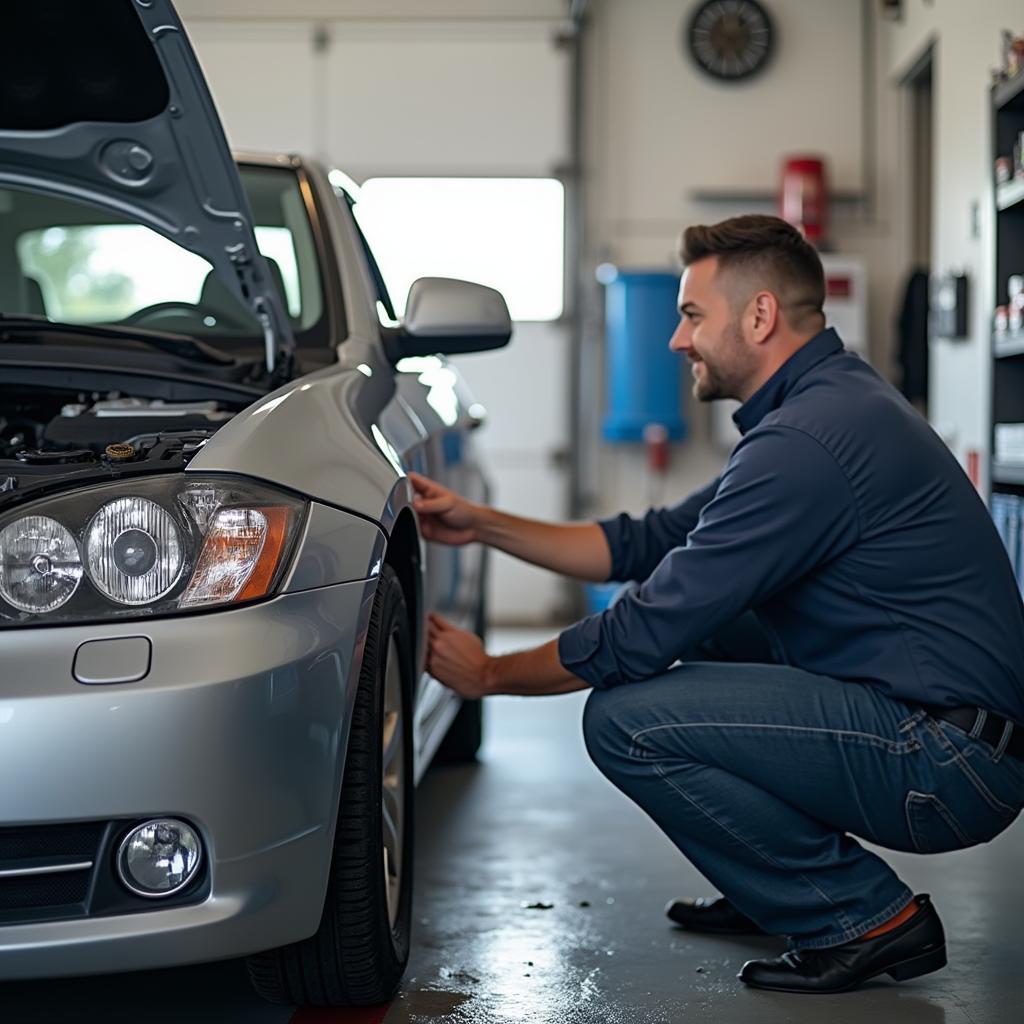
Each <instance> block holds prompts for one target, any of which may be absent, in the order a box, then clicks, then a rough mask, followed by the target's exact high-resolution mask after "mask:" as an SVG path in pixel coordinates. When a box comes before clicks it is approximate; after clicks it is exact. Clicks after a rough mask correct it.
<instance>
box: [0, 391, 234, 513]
mask: <svg viewBox="0 0 1024 1024" xmlns="http://www.w3.org/2000/svg"><path fill="white" fill-rule="evenodd" d="M234 415H235V411H233V410H230V409H227V408H225V407H223V406H222V405H221V404H219V403H218V402H215V401H204V402H165V401H162V400H160V399H148V398H147V399H143V398H136V397H132V396H127V395H123V394H118V393H107V394H105V395H100V394H83V393H80V392H61V391H57V390H51V389H46V390H39V391H29V390H20V391H18V392H13V391H11V390H10V389H7V388H2V387H0V507H3V506H5V505H7V504H9V503H11V502H17V501H20V500H24V499H26V498H28V497H29V496H30V495H32V494H34V493H36V492H38V491H39V490H40V489H42V488H49V487H53V486H54V485H55V484H57V485H63V484H65V483H70V482H72V481H75V482H81V483H87V482H90V481H93V480H99V479H109V478H110V477H112V476H124V475H131V474H135V473H148V472H153V471H169V470H174V469H175V468H181V467H183V466H184V465H185V463H187V462H188V460H189V459H190V458H191V456H192V455H193V454H194V453H195V452H197V451H198V450H199V449H200V448H201V447H202V446H203V445H204V444H205V443H206V441H207V440H208V439H209V438H210V437H212V436H213V434H214V433H215V432H216V431H217V430H218V429H219V428H220V427H221V426H223V425H224V423H226V422H227V421H228V420H230V419H231V418H232V416H234Z"/></svg>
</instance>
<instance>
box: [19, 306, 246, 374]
mask: <svg viewBox="0 0 1024 1024" xmlns="http://www.w3.org/2000/svg"><path fill="white" fill-rule="evenodd" d="M22 333H25V334H33V333H34V334H77V335H78V336H79V337H83V338H101V339H102V338H108V339H109V338H114V339H120V338H123V339H125V340H126V341H137V342H139V343H141V344H143V345H148V346H149V347H150V348H155V349H159V350H160V351H161V352H166V353H167V354H168V355H171V356H177V357H178V358H180V359H196V358H198V359H200V360H201V361H202V362H204V363H213V364H215V365H217V366H233V365H235V363H236V360H235V359H233V358H232V357H231V356H229V355H227V354H226V353H224V352H221V351H219V350H218V349H215V348H214V347H213V346H212V345H208V344H206V342H205V341H200V340H199V339H198V338H192V337H190V336H189V335H187V334H172V333H171V332H170V331H150V330H147V329H146V328H144V327H121V326H118V325H117V324H66V323H62V322H61V321H59V320H50V319H49V318H47V317H45V316H32V315H30V314H28V313H18V314H15V315H13V316H12V315H11V314H9V313H0V342H2V341H6V340H7V339H8V337H10V336H11V335H14V334H22Z"/></svg>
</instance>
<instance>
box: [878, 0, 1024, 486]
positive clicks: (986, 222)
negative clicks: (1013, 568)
mask: <svg viewBox="0 0 1024 1024" xmlns="http://www.w3.org/2000/svg"><path fill="white" fill-rule="evenodd" d="M904 6H905V8H906V12H905V15H904V19H903V20H902V21H901V22H899V23H889V24H886V25H885V26H884V28H883V30H882V36H883V44H884V47H885V49H884V67H883V71H884V75H885V77H886V80H887V81H886V84H887V87H888V88H889V90H890V93H891V92H894V91H896V89H897V86H896V85H895V83H897V82H898V81H899V79H900V78H901V77H902V76H903V75H904V74H905V73H906V70H907V69H908V68H909V67H910V66H911V65H912V64H913V63H914V61H915V60H916V59H917V58H918V56H919V55H920V54H921V53H922V52H923V51H924V50H925V49H926V48H927V46H928V45H929V44H930V43H934V45H935V63H934V68H933V84H932V89H933V110H934V146H935V182H934V186H935V187H934V192H933V202H932V209H933V214H932V223H933V233H932V261H931V262H932V267H933V269H934V270H935V271H938V272H943V271H947V270H950V269H954V268H955V269H966V271H967V273H968V275H969V277H970V294H969V316H970V323H969V329H970V337H969V338H968V340H966V341H933V342H932V351H931V370H930V387H929V415H930V418H931V420H932V423H933V424H934V426H935V427H936V429H937V430H938V431H939V432H940V433H941V434H942V435H943V436H944V437H945V438H946V440H947V442H948V443H949V444H950V446H951V447H952V448H953V450H954V451H955V452H956V453H957V455H958V457H959V458H960V459H961V461H962V462H966V455H967V452H968V451H970V450H975V451H978V452H980V453H982V455H983V458H982V466H983V480H982V483H981V490H982V493H987V490H988V487H987V468H988V454H989V443H990V442H989V435H988V421H989V416H990V394H989V391H990V379H991V364H990V337H991V322H992V321H991V317H992V307H993V305H994V300H993V295H994V294H995V285H994V281H993V275H994V272H995V268H994V255H993V246H994V242H993V238H994V234H993V232H994V214H993V197H992V189H993V186H992V142H991V137H990V132H991V111H990V101H989V84H990V74H989V72H990V69H991V68H993V67H996V66H998V64H999V57H1000V50H1001V44H1000V29H1002V28H1011V29H1014V30H1016V31H1017V32H1021V31H1024V5H1022V4H1021V3H1020V0H973V2H971V3H966V2H961V0H935V3H934V4H925V3H923V2H922V0H908V2H907V3H905V4H904ZM975 203H977V204H978V210H979V219H978V230H977V232H975V231H974V230H973V229H972V216H971V207H972V204H975Z"/></svg>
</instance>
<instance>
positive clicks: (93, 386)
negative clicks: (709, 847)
mask: <svg viewBox="0 0 1024 1024" xmlns="http://www.w3.org/2000/svg"><path fill="white" fill-rule="evenodd" d="M11 6H12V8H13V10H5V12H4V16H3V17H4V22H5V24H4V32H3V33H2V34H0V35H2V40H0V267H2V272H0V310H2V313H0V779H2V780H3V781H2V786H0V978H4V979H13V978H31V977H43V976H49V975H74V974H88V973H95V972H108V971H120V970H132V969H140V968H152V967H163V966H170V965H175V964H185V963H191V962H196V961H205V960H213V959H219V958H226V957H238V956H247V957H248V958H249V959H248V963H249V970H250V975H251V977H252V980H253V983H254V984H255V986H256V988H257V989H258V991H259V992H260V993H262V994H263V995H264V996H266V997H267V998H269V999H271V1000H274V1001H279V1002H288V1003H300V1004H306V1003H308V1004H319V1005H353V1004H368V1003H376V1002H381V1001H383V1000H386V999H387V998H389V997H390V996H391V995H392V994H393V993H394V991H395V989H396V987H397V985H398V983H399V981H400V979H401V976H402V972H403V969H404V967H405V964H406V961H407V958H408V954H409V941H410V907H411V878H412V871H411V863H412V840H413V836H412V806H413V794H414V787H415V784H416V782H417V781H418V780H419V778H420V777H421V775H422V774H423V772H424V770H425V769H426V767H427V765H428V764H429V763H430V761H431V760H432V758H433V757H434V756H435V754H437V753H438V751H439V748H440V749H441V751H442V752H443V754H444V756H446V757H448V758H451V759H460V758H469V757H472V756H473V754H474V752H475V750H476V747H477V745H478V744H479V741H480V707H479V704H478V703H477V704H474V703H461V702H460V701H459V699H458V698H457V697H456V696H455V695H454V694H453V693H452V692H451V691H450V690H447V689H446V688H445V687H443V686H441V684H440V683H438V682H437V681H436V680H434V679H432V678H431V677H430V676H429V675H428V674H427V673H426V672H425V671H424V636H425V628H424V622H425V618H426V615H427V613H428V612H429V611H430V610H437V611H440V612H442V613H444V614H445V615H446V616H447V617H449V618H451V619H452V620H454V621H455V622H457V623H459V624H460V625H462V626H464V627H467V628H475V629H477V630H478V631H479V630H481V629H482V625H483V582H484V580H483V576H484V565H483V562H482V556H481V554H480V552H479V550H476V549H473V548H466V549H451V548H445V549H441V548H438V549H433V548H428V547H425V545H424V544H423V542H422V541H421V538H420V535H419V532H418V525H417V518H416V515H415V513H414V511H413V510H412V507H411V498H412V490H411V486H410V483H409V480H408V478H407V476H406V471H407V470H408V469H414V470H417V471H420V472H423V473H425V474H427V475H429V476H431V477H434V478H437V479H439V480H442V481H445V482H446V483H448V484H449V485H450V486H452V487H453V488H454V489H456V490H457V491H459V492H460V493H462V494H465V495H468V496H470V497H473V496H476V497H477V498H478V499H481V500H483V499H484V497H485V478H484V476H483V474H482V472H481V468H480V466H479V463H478V460H477V457H476V455H475V454H474V450H473V439H472V437H471V431H472V429H473V428H474V427H476V426H478V425H479V423H480V422H481V417H482V409H480V407H479V406H477V405H475V403H473V401H472V399H471V397H470V396H469V395H468V393H467V392H466V390H465V387H464V385H463V384H462V382H461V380H460V378H459V376H458V374H457V373H456V371H455V370H453V369H452V367H451V366H450V365H449V364H448V363H447V362H446V360H445V358H444V355H442V354H441V353H452V352H466V351H472V350H480V349H487V348H495V347H499V346H501V345H504V344H505V343H506V342H507V341H508V338H509V335H510V330H511V327H510V322H509V316H508V310H507V308H506V306H505V302H504V300H503V299H502V297H501V295H500V294H499V293H497V292H496V291H493V290H492V289H489V288H484V287H481V286H479V285H473V284H468V283H465V282H460V281H451V280H443V279H423V280H420V281H417V282H416V283H415V284H414V285H413V286H412V289H411V290H410V293H409V299H408V304H407V307H406V315H405V318H404V320H402V321H399V320H397V319H396V318H395V315H394V309H393V307H392V306H391V300H390V298H389V296H388V294H387V290H386V288H385V286H384V283H383V280H382V278H381V275H380V273H379V271H378V269H377V266H376V264H375V262H374V259H373V256H372V254H371V252H370V250H369V248H368V247H367V244H366V242H365V239H364V238H363V236H362V235H361V233H360V231H359V228H358V225H357V223H356V221H355V219H354V217H353V214H352V209H351V207H352V203H353V199H354V196H353V195H352V192H353V190H352V189H349V188H347V187H346V186H345V183H344V179H343V177H341V176H339V175H332V174H328V173H327V172H326V170H325V169H323V168H322V167H320V166H318V165H317V164H316V163H315V162H312V161H308V160H303V159H300V158H296V157H273V158H249V157H245V158H242V157H239V158H238V159H237V160H236V159H235V158H233V157H232V156H231V154H230V152H229V150H228V147H227V143H226V141H225V138H224V135H223V132H222V129H221V126H220V123H219V121H218V118H217V115H216V111H215V109H214V106H213V103H212V101H211V98H210V95H209V93H208V91H207V88H206V85H205V83H204V81H203V77H202V74H201V72H200V70H199V66H198V64H197V62H196V59H195V56H194V54H193V52H192V50H191V48H190V45H189V42H188V40H187V38H186V35H185V33H184V31H183V30H182V26H181V23H180V21H179V20H178V18H177V15H176V14H175V12H174V10H173V8H172V6H171V4H170V3H169V2H167V0H110V2H107V3H103V4H83V3H81V2H79V0H48V2H46V3H43V4H36V5H27V4H17V5H11Z"/></svg>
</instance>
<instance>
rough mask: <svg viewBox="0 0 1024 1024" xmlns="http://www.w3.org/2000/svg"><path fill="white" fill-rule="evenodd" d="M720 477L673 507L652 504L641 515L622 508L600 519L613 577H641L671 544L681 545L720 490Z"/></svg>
mask: <svg viewBox="0 0 1024 1024" xmlns="http://www.w3.org/2000/svg"><path fill="white" fill-rule="evenodd" d="M718 483H719V481H718V480H714V481H712V482H711V483H710V484H708V485H707V487H703V488H701V490H699V491H695V492H694V493H693V494H691V495H690V496H689V497H688V498H685V499H684V500H683V501H681V502H679V503H678V504H676V505H673V506H671V507H670V508H652V509H648V511H647V513H646V514H645V515H644V516H643V517H642V518H640V519H636V518H634V517H633V516H630V515H628V514H627V513H625V512H623V513H621V514H620V515H617V516H613V517H612V518H610V519H600V520H598V523H597V525H598V526H600V527H601V529H602V530H604V535H605V537H606V538H607V539H608V547H609V549H610V550H611V553H612V573H611V576H609V577H608V578H609V579H612V580H642V579H646V578H647V577H648V576H650V574H651V573H652V572H653V571H654V567H655V566H656V565H657V564H658V563H659V562H660V561H661V560H662V559H663V558H664V557H665V555H666V554H668V552H669V551H671V550H672V548H677V547H682V545H683V544H685V543H686V538H687V535H688V534H689V533H690V531H691V530H692V529H693V528H694V527H695V526H696V525H697V520H698V518H699V517H700V513H701V509H702V508H704V506H705V505H706V504H707V503H708V502H709V501H711V499H712V498H713V497H714V496H715V491H716V490H718Z"/></svg>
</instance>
